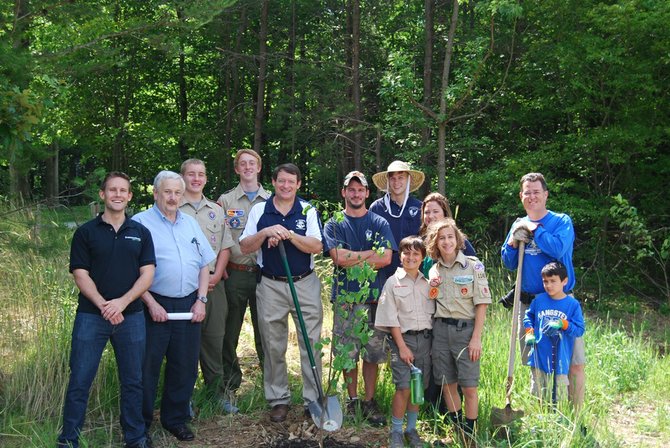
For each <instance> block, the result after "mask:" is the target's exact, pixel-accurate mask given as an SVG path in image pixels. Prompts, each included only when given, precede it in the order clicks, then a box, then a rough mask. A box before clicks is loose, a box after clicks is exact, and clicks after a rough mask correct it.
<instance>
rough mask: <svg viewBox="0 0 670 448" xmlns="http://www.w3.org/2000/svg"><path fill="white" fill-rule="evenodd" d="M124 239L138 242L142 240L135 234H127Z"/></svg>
mask: <svg viewBox="0 0 670 448" xmlns="http://www.w3.org/2000/svg"><path fill="white" fill-rule="evenodd" d="M125 239H127V240H133V241H137V242H138V243H140V242H142V238H138V237H136V236H127V235H126V237H125Z"/></svg>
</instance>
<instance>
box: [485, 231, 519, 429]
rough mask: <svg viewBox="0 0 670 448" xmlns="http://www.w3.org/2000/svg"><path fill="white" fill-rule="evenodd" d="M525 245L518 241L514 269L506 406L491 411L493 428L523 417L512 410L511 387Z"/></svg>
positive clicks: (506, 424)
mask: <svg viewBox="0 0 670 448" xmlns="http://www.w3.org/2000/svg"><path fill="white" fill-rule="evenodd" d="M525 247H526V244H525V243H524V242H523V241H519V265H518V266H517V269H516V286H515V287H514V307H513V309H512V331H511V333H510V338H509V360H508V362H507V384H506V390H505V394H506V398H505V402H506V405H505V407H504V408H502V409H500V408H495V407H494V408H492V409H491V424H492V425H493V427H501V426H508V425H509V424H510V423H512V422H513V421H514V420H516V419H518V418H521V417H523V411H521V410H518V411H515V410H513V409H512V387H513V385H514V360H515V356H516V346H517V341H518V339H519V335H518V333H519V313H520V312H521V304H520V298H521V271H522V270H523V255H524V249H525Z"/></svg>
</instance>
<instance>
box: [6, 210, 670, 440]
mask: <svg viewBox="0 0 670 448" xmlns="http://www.w3.org/2000/svg"><path fill="white" fill-rule="evenodd" d="M71 216H78V215H75V214H72V213H70V212H68V213H58V214H47V213H42V214H41V217H40V219H39V222H38V224H39V231H37V232H36V230H35V226H34V223H35V222H36V219H35V215H34V213H33V214H31V213H29V210H26V211H22V212H17V213H14V214H12V216H11V219H3V220H0V272H2V275H1V276H0V298H1V300H2V304H3V306H2V307H1V308H0V446H7V447H31V446H32V447H45V446H53V445H54V442H55V438H56V435H57V433H58V429H59V428H58V427H59V420H60V417H61V415H60V414H61V410H62V399H63V395H64V392H65V387H66V384H67V378H68V367H67V363H68V356H69V344H70V341H69V339H70V332H71V328H72V322H73V317H74V313H75V308H76V292H77V291H76V288H75V287H74V283H73V282H72V279H71V277H70V275H69V274H68V272H67V264H68V248H69V241H70V237H71V234H72V230H71V229H69V228H68V226H67V225H65V224H64V222H69V221H72V220H73V219H72V218H71ZM78 220H81V218H78ZM483 260H484V262H485V264H486V265H487V267H488V273H489V278H490V282H491V289H492V291H493V293H494V295H495V296H499V295H500V294H502V293H503V291H504V290H505V289H506V287H505V286H506V285H509V284H510V283H511V282H510V277H509V273H508V272H506V271H504V270H502V269H501V268H500V266H499V263H498V256H497V254H496V253H495V250H494V251H491V253H490V254H488V256H487V254H484V256H483ZM328 272H329V266H328V262H327V261H326V260H321V261H319V273H320V275H321V276H322V278H324V277H325V276H327V274H328ZM324 285H327V281H325V282H324ZM323 296H324V297H328V287H327V286H326V287H324V295H323ZM325 308H326V309H328V306H327V305H326V306H325ZM489 311H490V312H489V313H488V316H487V323H486V336H485V340H484V347H483V359H482V365H481V368H482V374H481V384H480V400H481V401H480V422H479V428H480V431H479V435H478V442H479V445H480V446H515V447H526V446H538V447H539V446H566V447H567V446H578V447H582V446H584V447H586V446H604V447H617V446H667V445H668V444H670V376H668V375H667V371H668V369H669V368H670V365H669V361H668V358H667V357H665V356H662V355H664V354H665V342H664V341H667V338H666V336H665V333H664V332H666V331H667V329H666V327H665V325H663V322H662V321H659V322H656V321H655V320H654V318H655V316H653V315H643V314H636V315H620V314H619V315H617V319H610V318H609V317H608V316H607V315H594V314H593V313H587V333H586V335H585V339H586V347H587V357H588V365H587V369H586V373H587V402H586V405H585V407H584V409H583V411H582V412H581V413H580V414H579V415H575V414H574V413H573V411H572V410H571V409H570V408H569V406H562V407H560V408H559V410H558V411H552V410H549V409H547V408H546V407H543V406H541V405H540V404H539V403H537V402H536V401H535V400H534V399H532V398H531V397H530V396H529V394H528V393H527V390H528V372H527V370H526V369H525V368H524V367H521V366H520V365H517V368H516V373H517V374H516V384H515V393H514V396H513V407H514V408H517V409H523V410H524V411H525V413H526V417H525V418H524V419H523V422H522V425H521V426H520V427H519V428H518V430H517V431H515V432H514V434H513V436H514V438H513V439H507V440H500V439H495V438H494V437H493V434H492V433H491V429H492V428H491V425H490V421H489V416H490V412H491V408H492V407H502V406H503V405H504V400H505V397H504V395H505V388H504V384H505V377H506V365H507V346H508V340H509V320H510V312H509V311H507V310H505V309H503V308H501V307H499V306H496V305H493V306H491V307H490V309H489ZM330 322H331V314H330V313H329V312H326V318H325V320H324V333H328V332H329V331H330V326H331V324H330ZM243 334H244V336H243V341H242V343H241V347H240V352H241V354H242V357H241V360H242V365H243V368H244V370H245V379H246V380H245V382H244V384H243V386H242V389H241V391H240V396H239V403H238V404H239V406H240V408H241V409H242V411H243V412H244V413H245V414H246V416H244V417H240V418H239V419H238V420H234V419H235V418H237V417H235V418H233V420H226V422H227V423H216V424H214V423H213V422H221V421H222V420H220V419H222V418H223V417H221V414H220V411H219V409H217V408H216V407H215V405H214V404H213V403H211V402H210V401H208V399H207V397H206V396H205V395H204V392H203V389H202V388H201V387H200V386H201V385H198V388H197V390H196V393H195V395H194V401H195V405H196V407H197V408H198V411H199V413H198V417H197V419H196V421H195V422H194V423H195V426H196V428H197V429H198V431H199V434H201V433H202V434H205V431H209V432H208V434H210V435H212V434H213V435H212V436H211V439H212V440H219V442H213V443H212V444H211V445H199V444H198V443H196V444H190V445H188V446H221V445H222V443H223V442H221V439H216V437H214V435H215V434H216V433H217V432H220V433H221V434H222V435H223V433H224V432H226V431H232V430H233V428H238V427H240V426H249V425H251V424H252V423H253V422H255V421H261V420H262V419H263V415H264V410H265V407H266V403H265V400H264V398H263V393H262V384H261V379H260V375H259V371H258V367H257V360H256V358H255V355H254V353H253V341H252V336H249V335H251V334H252V331H251V325H250V324H249V323H248V322H247V323H245V327H244V329H243ZM658 335H661V337H660V338H658V337H656V336H658ZM290 338H291V339H290V340H291V341H292V344H290V345H291V346H292V349H291V350H290V351H289V353H288V358H289V360H290V376H291V381H292V390H293V391H294V402H295V403H300V369H299V365H298V359H299V358H298V355H297V341H296V337H295V333H294V332H293V333H292V334H291V336H290ZM326 359H327V357H326ZM392 395H393V386H392V383H391V378H390V372H389V371H388V370H387V369H386V368H384V369H383V371H382V375H381V378H380V382H379V387H378V400H379V401H380V402H381V404H382V406H383V407H384V409H385V410H387V411H388V410H389V408H390V400H391V397H392ZM88 410H89V414H88V416H87V425H86V428H85V433H84V439H85V441H84V443H83V444H82V446H89V447H114V446H121V438H120V430H119V427H118V383H117V378H116V370H115V365H114V358H113V353H112V351H111V348H108V350H107V351H106V352H105V354H104V356H103V361H102V364H101V366H100V369H99V372H98V376H97V378H96V381H95V383H94V385H93V390H92V391H91V398H90V402H89V407H88ZM423 417H424V418H423V422H422V426H421V432H422V433H423V434H424V435H425V436H426V438H429V439H435V438H438V437H440V436H443V432H444V430H445V428H444V427H443V426H442V425H440V424H436V423H432V421H431V419H430V417H431V416H430V414H429V413H425V414H424V416H423ZM347 425H348V426H351V425H352V424H351V423H350V422H347ZM353 425H354V426H356V425H358V426H356V427H357V428H358V429H360V430H361V431H364V430H366V427H365V425H362V426H361V424H360V423H356V422H354V423H353ZM583 428H584V429H585V430H586V431H583ZM263 430H264V429H263ZM201 431H202V432H201ZM381 434H382V435H381V436H380V437H381V439H380V438H379V437H378V438H376V439H375V438H373V437H372V436H370V438H367V439H366V438H364V439H363V440H367V441H369V444H370V446H382V445H383V440H384V437H385V436H384V435H383V431H382V433H381ZM239 437H242V436H239ZM156 438H157V441H158V445H159V446H177V445H174V444H173V442H172V440H173V439H170V438H168V437H164V435H163V433H162V432H159V433H157V437H156ZM217 443H218V445H217ZM231 446H232V445H231ZM248 446H253V445H252V444H249V445H248Z"/></svg>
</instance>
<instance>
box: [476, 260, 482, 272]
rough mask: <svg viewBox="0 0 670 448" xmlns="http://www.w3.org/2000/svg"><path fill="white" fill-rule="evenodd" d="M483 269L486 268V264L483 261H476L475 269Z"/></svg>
mask: <svg viewBox="0 0 670 448" xmlns="http://www.w3.org/2000/svg"><path fill="white" fill-rule="evenodd" d="M483 270H484V264H483V263H482V262H481V261H478V262H477V263H475V271H483Z"/></svg>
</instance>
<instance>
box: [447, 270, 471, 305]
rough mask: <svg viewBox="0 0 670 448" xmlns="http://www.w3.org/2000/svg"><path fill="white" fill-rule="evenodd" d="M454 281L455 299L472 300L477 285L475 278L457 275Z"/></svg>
mask: <svg viewBox="0 0 670 448" xmlns="http://www.w3.org/2000/svg"><path fill="white" fill-rule="evenodd" d="M452 280H453V282H454V297H457V298H459V299H469V300H472V298H473V295H474V285H475V279H474V276H472V275H457V276H454V277H453V279H452Z"/></svg>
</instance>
